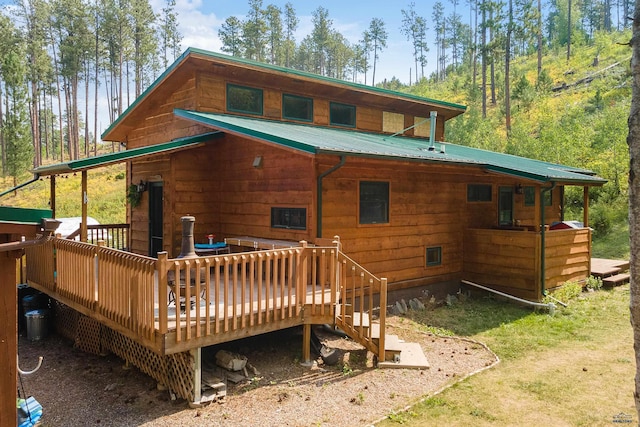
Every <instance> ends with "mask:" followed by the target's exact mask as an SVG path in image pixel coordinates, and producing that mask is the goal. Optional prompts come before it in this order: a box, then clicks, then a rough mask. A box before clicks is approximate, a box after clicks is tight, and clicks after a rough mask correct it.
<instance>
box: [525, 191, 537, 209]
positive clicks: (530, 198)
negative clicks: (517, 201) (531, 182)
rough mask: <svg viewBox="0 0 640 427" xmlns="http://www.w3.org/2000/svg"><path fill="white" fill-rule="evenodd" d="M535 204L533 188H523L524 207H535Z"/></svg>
mask: <svg viewBox="0 0 640 427" xmlns="http://www.w3.org/2000/svg"><path fill="white" fill-rule="evenodd" d="M535 204H536V189H535V187H524V205H525V206H535Z"/></svg>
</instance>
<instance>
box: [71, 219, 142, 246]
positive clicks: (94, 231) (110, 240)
mask: <svg viewBox="0 0 640 427" xmlns="http://www.w3.org/2000/svg"><path fill="white" fill-rule="evenodd" d="M79 237H80V228H78V229H77V230H76V231H74V232H73V233H71V234H69V235H68V236H67V237H66V238H67V239H69V240H77V239H78V238H79ZM130 241H131V240H130V226H129V224H89V225H87V243H92V244H94V245H97V244H98V242H104V245H105V246H107V247H110V248H113V249H120V250H121V251H127V250H129V248H130V245H129V242H130Z"/></svg>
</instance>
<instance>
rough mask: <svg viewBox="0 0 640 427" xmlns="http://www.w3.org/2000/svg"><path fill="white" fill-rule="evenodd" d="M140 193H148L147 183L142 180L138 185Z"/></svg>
mask: <svg viewBox="0 0 640 427" xmlns="http://www.w3.org/2000/svg"><path fill="white" fill-rule="evenodd" d="M137 190H138V193H144V192H145V191H147V183H146V182H144V181H142V180H140V183H139V184H138V185H137Z"/></svg>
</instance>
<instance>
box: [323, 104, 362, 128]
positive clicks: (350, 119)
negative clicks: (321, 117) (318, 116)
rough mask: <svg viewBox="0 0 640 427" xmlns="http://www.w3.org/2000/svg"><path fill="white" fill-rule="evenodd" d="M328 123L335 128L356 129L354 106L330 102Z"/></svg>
mask: <svg viewBox="0 0 640 427" xmlns="http://www.w3.org/2000/svg"><path fill="white" fill-rule="evenodd" d="M329 122H330V123H331V124H332V125H336V126H346V127H356V107H355V105H347V104H340V103H338V102H331V103H330V104H329Z"/></svg>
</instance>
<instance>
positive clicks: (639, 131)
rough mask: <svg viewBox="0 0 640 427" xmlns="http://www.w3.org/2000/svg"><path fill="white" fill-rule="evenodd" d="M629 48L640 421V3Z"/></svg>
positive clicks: (634, 317)
mask: <svg viewBox="0 0 640 427" xmlns="http://www.w3.org/2000/svg"><path fill="white" fill-rule="evenodd" d="M632 22H633V36H632V38H631V46H632V49H633V54H632V57H631V73H632V97H631V111H630V112H629V135H628V137H627V143H628V145H629V161H630V170H629V234H630V250H631V255H630V259H629V270H630V272H631V279H630V294H631V296H630V303H629V310H630V314H631V326H632V327H633V348H634V350H635V356H636V376H635V390H634V393H633V396H634V401H635V404H636V412H637V414H638V418H640V277H639V274H640V2H636V6H635V10H634V16H633V20H632Z"/></svg>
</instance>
